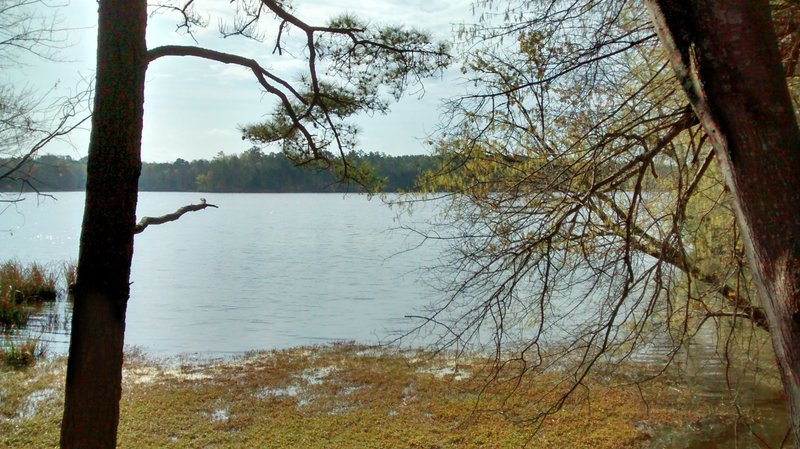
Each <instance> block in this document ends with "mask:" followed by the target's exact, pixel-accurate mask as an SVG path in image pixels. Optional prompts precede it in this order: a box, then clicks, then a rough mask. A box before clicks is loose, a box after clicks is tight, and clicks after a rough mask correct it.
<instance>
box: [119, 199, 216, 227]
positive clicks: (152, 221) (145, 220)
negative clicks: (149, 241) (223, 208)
mask: <svg viewBox="0 0 800 449" xmlns="http://www.w3.org/2000/svg"><path fill="white" fill-rule="evenodd" d="M207 207H213V208H215V209H216V208H217V206H215V205H213V204H210V203H206V200H205V198H201V199H200V204H190V205H188V206H183V207H181V208H180V209H178V210H176V211H175V212H173V213H171V214H167V215H162V216H160V217H142V219H141V220H139V224H137V225H136V227H135V228H133V233H134V234H139V233H141V232H142V231H144V230H145V228H146V227H148V226H150V225H160V224H164V223H169V222H170V221H175V220H177V219H179V218H181V215H183V214H185V213H186V212H196V211H198V210H203V209H205V208H207Z"/></svg>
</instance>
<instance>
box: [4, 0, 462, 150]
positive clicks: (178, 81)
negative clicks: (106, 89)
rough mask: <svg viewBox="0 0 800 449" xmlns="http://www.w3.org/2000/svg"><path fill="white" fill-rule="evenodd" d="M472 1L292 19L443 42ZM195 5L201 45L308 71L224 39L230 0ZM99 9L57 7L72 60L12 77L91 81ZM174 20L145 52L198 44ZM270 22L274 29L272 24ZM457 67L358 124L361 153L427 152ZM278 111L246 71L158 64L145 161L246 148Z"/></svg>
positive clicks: (164, 18) (316, 5)
mask: <svg viewBox="0 0 800 449" xmlns="http://www.w3.org/2000/svg"><path fill="white" fill-rule="evenodd" d="M471 1H472V0H424V1H422V0H411V1H409V0H372V1H363V0H362V1H355V0H327V1H323V0H295V1H294V5H295V8H296V9H295V15H297V16H298V17H300V18H301V19H303V20H305V21H306V22H307V23H315V24H324V23H325V22H326V21H327V19H328V18H330V17H331V16H334V15H338V14H341V13H344V12H349V13H353V14H355V15H357V16H359V17H362V18H365V19H367V20H369V21H371V22H373V23H378V24H403V25H413V26H415V27H417V28H419V29H422V30H427V31H429V32H431V33H432V34H433V35H434V36H435V37H437V38H440V39H447V38H448V36H450V33H451V31H452V29H453V25H454V24H456V23H462V22H465V21H471V20H472V15H471V11H472V9H471V6H470V4H471ZM195 3H196V4H197V5H198V11H199V12H205V13H206V14H207V17H208V18H209V19H210V22H211V24H210V26H209V27H208V29H206V30H202V31H200V32H198V33H197V34H196V35H195V37H196V38H197V40H198V42H199V45H201V46H204V47H208V48H213V49H216V50H221V51H227V52H231V53H238V54H242V55H244V56H247V57H251V58H255V59H257V60H259V62H261V63H262V65H264V66H265V67H267V68H268V69H271V70H273V71H275V72H276V73H280V74H282V75H284V76H288V77H292V75H296V74H298V73H300V71H301V70H302V68H303V65H302V64H303V63H302V61H298V60H296V59H293V58H292V57H291V56H288V55H284V56H283V57H280V58H278V57H277V56H273V55H272V54H271V51H272V46H273V45H274V41H273V42H270V41H267V42H265V43H264V44H259V43H256V42H253V41H249V40H245V39H232V38H229V39H221V38H219V34H218V27H217V22H218V19H219V18H220V16H219V14H223V13H226V12H227V11H228V9H229V8H232V5H231V4H230V3H229V2H228V1H226V0H206V1H199V2H195ZM96 9H97V3H96V1H95V0H70V4H69V5H67V6H65V7H63V8H60V15H61V16H62V19H63V25H64V26H67V27H70V28H80V29H79V30H75V31H72V32H71V34H70V40H71V42H72V45H70V46H69V47H67V48H65V49H64V50H63V51H61V52H60V58H61V59H62V60H63V61H66V62H56V63H53V62H42V61H31V62H29V64H28V65H26V66H24V67H22V68H20V69H19V70H18V71H17V72H16V73H6V76H11V77H12V79H13V80H14V83H15V84H18V85H20V84H25V85H27V86H30V87H34V88H37V89H40V90H44V89H47V88H49V87H50V86H53V85H55V84H56V83H57V84H58V89H59V91H61V92H63V91H64V90H66V89H71V88H74V86H76V85H77V84H79V80H80V79H81V77H83V78H90V77H91V75H92V73H93V71H94V64H95V54H94V53H95V41H96ZM175 23H176V22H175V17H174V16H170V15H158V16H155V17H152V18H151V19H150V23H149V26H148V34H147V40H148V46H149V47H151V48H152V47H154V46H157V45H164V44H183V45H195V43H194V42H193V41H192V40H191V39H190V38H189V37H188V36H185V35H181V34H180V33H176V32H175ZM269 25H271V26H272V28H273V29H274V28H275V24H274V23H270V24H269ZM266 30H267V29H265V31H266ZM457 69H458V66H457V65H455V66H454V68H453V70H451V71H450V73H449V74H447V75H445V77H444V78H443V79H431V80H428V81H426V82H425V94H424V96H423V97H422V98H419V95H411V96H407V97H406V98H404V99H402V100H401V101H400V102H399V103H397V104H394V105H393V106H392V112H391V113H390V114H389V115H386V116H375V117H360V118H358V119H357V120H356V123H357V124H358V125H359V126H360V128H361V129H362V134H361V138H360V142H361V146H360V148H361V149H363V150H365V151H380V152H385V153H388V154H393V155H399V154H421V153H426V152H427V151H428V149H427V148H426V147H425V146H424V144H423V140H424V138H425V137H426V136H427V135H428V134H429V133H431V132H432V131H434V130H435V128H436V125H437V122H438V119H439V111H440V103H441V100H442V99H443V98H445V97H448V96H452V95H455V94H457V93H458V92H461V89H462V87H461V86H460V84H459V82H458V79H457V75H455V73H457ZM273 107H274V104H273V101H272V99H271V98H269V97H265V96H262V93H261V90H260V89H259V85H258V84H257V83H256V81H255V80H254V79H253V77H252V75H251V74H249V73H248V72H247V71H246V70H244V69H241V68H237V67H231V66H226V65H223V64H219V63H216V62H213V61H204V60H199V59H190V58H164V59H160V60H158V61H155V62H154V63H153V64H152V65H151V66H150V67H149V69H148V72H147V84H146V89H145V121H144V136H143V142H142V144H143V145H142V159H143V160H144V161H155V162H170V161H174V160H175V159H176V158H183V159H188V160H192V159H201V158H202V159H209V158H212V157H213V156H214V155H216V154H217V153H218V152H219V151H224V152H225V153H237V152H241V151H243V150H245V149H247V148H249V147H250V146H251V144H250V143H249V142H247V141H242V140H241V134H240V133H239V131H238V127H239V125H243V124H248V123H253V122H257V121H259V119H260V118H262V117H263V116H264V115H265V114H267V113H269V112H270V111H271V110H272V109H273ZM72 143H73V147H74V148H69V146H67V145H65V144H59V145H57V146H54V147H51V148H48V149H46V150H45V152H49V153H59V154H70V155H72V156H73V157H82V156H84V155H85V154H86V148H87V143H88V131H84V132H79V133H76V134H75V135H74V136H73V137H72ZM267 151H270V150H269V149H267Z"/></svg>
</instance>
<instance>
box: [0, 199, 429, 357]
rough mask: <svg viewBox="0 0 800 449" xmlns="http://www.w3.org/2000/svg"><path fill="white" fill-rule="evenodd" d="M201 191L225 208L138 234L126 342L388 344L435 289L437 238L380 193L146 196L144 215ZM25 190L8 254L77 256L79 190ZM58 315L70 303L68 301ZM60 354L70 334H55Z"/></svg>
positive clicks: (223, 346)
mask: <svg viewBox="0 0 800 449" xmlns="http://www.w3.org/2000/svg"><path fill="white" fill-rule="evenodd" d="M200 196H204V197H205V198H206V199H207V201H208V202H209V203H213V204H216V205H218V206H219V209H207V210H204V211H202V212H197V213H193V214H188V215H185V216H184V217H182V218H181V220H180V221H179V222H177V223H168V224H165V225H161V226H154V227H150V228H148V229H147V230H146V231H145V232H144V233H142V234H139V235H137V236H136V241H135V249H134V260H133V266H132V268H131V281H132V282H133V284H132V285H131V299H130V302H129V304H128V313H127V327H126V334H125V340H126V344H128V345H132V346H139V347H141V348H142V349H144V350H145V351H146V352H148V353H150V354H155V355H176V354H182V353H202V354H205V355H212V356H213V355H225V354H238V353H242V352H245V351H249V350H257V349H270V348H286V347H291V346H298V345H308V344H316V343H324V342H328V341H336V340H356V341H359V342H364V343H373V342H378V341H385V340H386V339H389V338H391V337H392V336H393V335H394V334H393V331H397V330H402V329H406V328H408V327H409V326H410V325H411V324H412V323H411V321H410V320H408V319H406V318H405V316H406V315H411V314H413V313H414V312H415V311H417V310H419V309H421V308H423V307H424V306H427V305H428V304H429V303H430V302H431V301H433V300H434V299H435V296H436V294H437V293H436V291H435V290H434V289H433V288H431V287H430V286H428V285H427V284H426V283H424V282H422V281H421V279H420V276H421V275H420V267H422V266H424V265H432V264H433V259H435V258H436V257H437V253H436V248H435V245H425V246H424V247H422V248H420V249H418V250H415V251H413V252H410V253H408V252H404V251H405V250H407V249H408V248H413V247H415V246H417V245H418V244H419V241H420V240H419V239H420V238H419V237H418V236H415V235H413V234H411V233H409V232H403V231H400V230H398V228H399V227H400V226H402V225H405V224H411V223H409V222H412V223H416V222H423V221H425V220H426V219H427V218H428V217H429V216H430V214H431V213H432V210H433V206H430V207H429V206H426V205H420V206H419V207H417V208H415V214H414V215H413V216H410V217H409V216H404V217H402V219H398V218H397V212H396V211H394V210H390V209H389V208H387V207H386V206H385V205H383V204H382V203H381V201H379V200H377V199H372V200H368V198H366V197H365V196H362V195H349V196H346V197H345V196H343V195H341V194H280V195H271V194H211V193H203V194H198V193H142V194H141V195H140V200H139V207H138V215H139V216H140V217H141V216H145V215H147V216H157V215H163V214H164V213H168V212H172V211H174V210H176V209H178V208H179V207H182V206H184V205H186V204H189V203H192V202H195V203H196V202H197V201H198V200H199V197H200ZM56 197H57V201H54V200H45V201H44V202H43V203H41V204H37V200H36V198H35V197H33V196H29V197H27V198H26V200H25V201H23V202H22V203H21V204H19V205H16V206H15V209H14V210H7V211H6V212H5V213H3V214H2V215H0V231H5V232H0V260H5V259H13V258H16V259H18V260H19V261H20V262H23V263H27V262H30V261H37V262H39V263H44V264H48V263H50V264H54V265H55V266H60V264H61V263H62V262H63V261H65V260H70V259H73V260H74V259H76V258H77V253H78V241H79V236H80V223H81V217H82V210H83V198H84V196H83V193H78V192H74V193H73V192H69V193H58V194H56ZM57 307H59V308H60V309H58V310H57V311H58V312H60V313H62V314H63V313H64V312H66V311H67V309H68V307H69V306H68V303H66V302H61V303H59V305H58V306H57ZM42 339H43V340H46V341H49V342H50V343H51V344H50V349H51V351H52V352H61V353H63V352H65V351H66V349H67V335H66V334H65V333H64V332H63V330H62V331H60V332H58V333H50V332H46V333H45V334H44V335H42Z"/></svg>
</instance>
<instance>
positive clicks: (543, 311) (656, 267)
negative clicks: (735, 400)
mask: <svg viewBox="0 0 800 449" xmlns="http://www.w3.org/2000/svg"><path fill="white" fill-rule="evenodd" d="M711 3H713V2H710V3H705V2H655V1H653V2H650V8H649V12H648V9H647V8H645V5H643V4H641V3H639V2H630V1H626V0H613V1H608V2H590V1H586V2H583V1H578V2H572V1H558V0H542V1H534V2H513V3H511V4H506V3H501V2H493V1H485V2H480V4H481V6H483V12H482V13H481V20H480V21H479V23H478V24H477V25H474V26H464V27H463V29H462V30H461V33H462V36H463V37H464V39H465V42H466V49H467V52H468V55H469V57H467V58H465V61H466V62H465V63H464V65H463V72H464V73H465V75H466V76H467V77H468V78H469V80H470V81H471V83H470V85H471V91H470V93H469V94H468V95H465V96H463V97H461V98H458V99H456V100H454V101H452V102H450V104H449V110H448V113H447V115H446V117H447V121H446V122H445V123H444V125H443V127H442V133H441V134H440V135H439V136H438V138H437V140H436V141H435V142H434V145H435V148H436V151H437V153H438V154H439V155H440V157H441V159H442V167H441V168H440V169H439V170H438V171H437V172H435V173H431V174H429V176H428V177H426V178H425V179H423V180H422V184H423V187H425V188H426V189H428V190H431V191H436V192H451V193H448V194H447V195H446V196H447V198H449V201H450V204H449V206H448V209H447V212H446V214H445V215H444V217H443V218H444V219H443V220H442V221H441V222H440V223H439V224H440V227H439V228H437V229H434V231H433V232H430V233H429V234H428V236H429V237H431V238H440V239H446V240H447V241H449V242H451V243H452V246H451V248H452V252H451V254H452V256H453V257H452V259H451V260H449V261H448V263H446V264H445V266H444V267H443V268H444V269H446V270H449V273H450V276H449V277H448V278H447V279H449V281H448V283H447V284H446V285H445V289H446V290H447V291H448V292H449V297H448V299H447V301H445V302H444V303H443V304H440V305H439V306H437V307H436V308H435V309H434V310H432V311H431V313H430V314H429V315H428V316H426V317H424V318H425V320H426V322H427V323H435V324H439V325H442V326H443V327H442V328H443V329H444V330H445V332H444V333H442V334H441V335H442V340H441V341H440V345H443V346H445V347H448V346H452V347H464V346H467V345H469V343H471V342H486V341H488V342H489V343H490V345H491V348H492V349H493V350H494V354H495V357H496V360H497V367H498V371H497V373H495V376H496V378H501V377H503V378H504V379H506V380H509V382H510V386H511V388H510V390H509V392H513V391H514V390H515V389H517V388H522V387H524V382H527V381H533V382H535V381H536V380H535V379H533V380H531V379H532V378H531V377H530V376H527V375H526V374H527V373H530V372H538V371H541V370H545V369H548V368H554V369H557V370H559V371H561V372H566V375H565V376H563V377H562V380H561V382H559V383H557V384H554V385H553V387H552V390H551V391H550V392H548V393H547V394H545V395H543V396H542V401H541V402H540V403H530V404H528V405H529V407H530V413H531V414H532V416H534V417H538V418H541V417H543V416H546V415H548V414H550V413H553V412H555V411H556V410H558V409H559V408H560V407H561V406H562V405H563V404H564V401H565V400H566V399H567V398H568V397H569V396H570V395H571V394H572V393H574V392H575V391H576V390H578V389H582V388H583V387H584V386H585V385H586V383H587V382H588V380H589V378H590V376H591V375H592V373H593V370H595V369H596V368H597V367H598V365H605V366H608V364H607V363H606V362H609V361H612V362H614V364H622V363H624V362H625V361H627V360H630V359H632V358H635V357H636V356H637V355H638V354H639V348H641V347H642V346H647V345H651V344H652V342H653V336H654V335H658V336H659V338H660V339H661V340H662V343H664V342H665V343H666V344H665V345H664V346H666V347H668V348H669V349H668V350H667V351H666V353H665V354H664V355H665V358H664V363H665V365H668V364H669V363H671V361H672V360H673V358H674V356H675V355H676V354H677V353H678V351H679V350H680V348H682V347H683V346H684V345H685V344H686V343H687V341H688V340H689V339H690V337H691V336H692V335H693V334H695V333H696V332H697V331H698V329H700V328H701V327H702V326H703V324H704V323H708V322H716V323H717V324H718V325H719V329H723V330H726V331H731V330H739V331H744V332H752V333H758V332H763V331H768V332H769V333H770V334H769V335H770V336H771V340H772V342H773V345H774V348H775V353H776V356H777V359H778V366H779V368H780V371H781V375H782V379H783V381H784V386H785V390H786V394H787V397H788V401H789V403H790V411H791V414H792V416H793V420H792V423H793V425H792V428H793V431H794V433H795V438H797V437H798V435H797V432H798V426H799V421H798V416H800V412H798V406H797V405H796V404H797V398H798V395H800V389H798V387H797V386H796V379H797V375H798V366H796V356H795V355H794V351H796V348H798V347H800V345H798V344H797V342H796V341H794V339H795V338H797V336H798V335H800V334H797V332H796V331H795V328H796V326H797V316H798V315H797V314H796V313H795V312H793V311H796V310H797V307H796V304H797V301H798V299H797V297H796V296H797V291H798V290H800V289H798V287H797V286H798V284H797V282H798V281H797V273H798V269H797V267H798V265H797V249H798V246H797V245H798V243H797V242H798V241H800V236H799V235H798V225H799V223H800V219H798V214H797V210H798V208H797V204H796V201H797V200H798V193H797V192H798V191H800V186H798V180H797V175H798V157H800V153H799V152H798V148H797V145H798V136H797V116H796V114H795V111H793V110H792V107H793V101H794V104H795V105H796V104H797V99H798V98H800V96H798V95H797V90H796V84H797V80H798V77H797V73H796V68H797V64H798V48H800V46H799V45H798V42H800V31H799V30H800V27H798V24H799V23H800V8H799V7H798V5H797V3H796V2H792V1H776V2H773V3H771V4H768V3H767V2H735V1H734V2H724V1H723V2H719V4H716V3H714V4H711ZM770 12H772V17H770ZM653 17H655V18H656V19H655V20H653ZM723 19H724V20H723ZM722 22H724V23H725V25H724V26H722ZM654 24H655V25H654ZM715 24H719V26H717V25H715ZM773 27H774V29H775V30H777V33H776V32H774V31H773ZM748 52H749V53H748ZM781 63H783V66H781ZM787 85H788V86H790V87H791V88H792V90H791V92H794V96H793V97H791V96H790V90H789V89H787ZM759 89H761V90H759ZM687 94H688V95H687ZM792 98H794V100H792ZM762 133H766V134H764V135H762ZM436 195H437V196H438V195H440V194H436ZM748 257H749V259H750V262H748ZM726 335H727V334H726ZM487 337H488V338H487ZM723 340H725V341H726V343H728V344H729V343H730V342H731V340H726V339H723ZM564 370H566V371H564ZM660 371H661V370H657V372H660ZM501 372H505V373H507V374H508V376H505V377H504V376H501V374H500V373H501ZM553 397H555V398H557V399H556V400H553Z"/></svg>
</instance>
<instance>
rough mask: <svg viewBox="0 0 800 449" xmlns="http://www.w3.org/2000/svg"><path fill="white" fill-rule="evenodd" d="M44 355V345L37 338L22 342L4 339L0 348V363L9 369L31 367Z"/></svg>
mask: <svg viewBox="0 0 800 449" xmlns="http://www.w3.org/2000/svg"><path fill="white" fill-rule="evenodd" d="M44 355H45V348H44V344H43V343H42V342H41V341H39V339H38V338H26V339H24V340H14V339H10V338H4V341H3V344H2V347H0V361H2V363H3V364H4V365H6V366H8V367H11V368H23V367H26V366H32V365H33V364H35V363H36V360H38V359H40V358H42V357H44Z"/></svg>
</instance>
